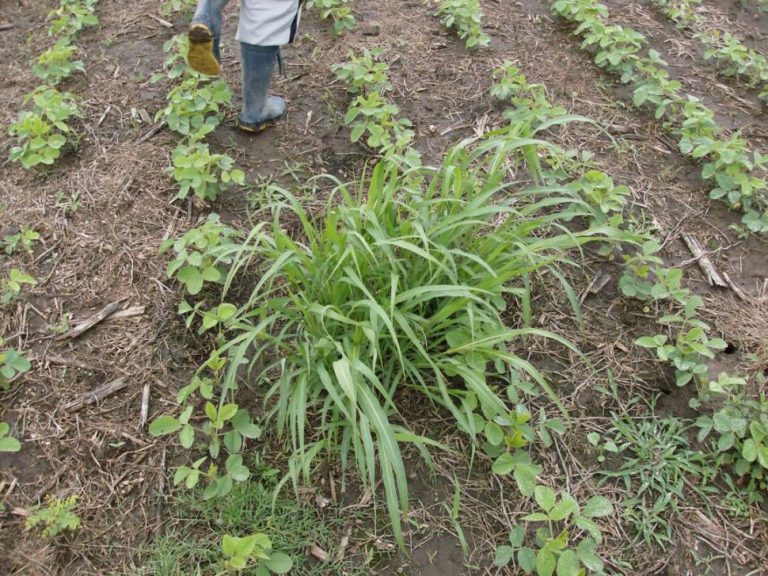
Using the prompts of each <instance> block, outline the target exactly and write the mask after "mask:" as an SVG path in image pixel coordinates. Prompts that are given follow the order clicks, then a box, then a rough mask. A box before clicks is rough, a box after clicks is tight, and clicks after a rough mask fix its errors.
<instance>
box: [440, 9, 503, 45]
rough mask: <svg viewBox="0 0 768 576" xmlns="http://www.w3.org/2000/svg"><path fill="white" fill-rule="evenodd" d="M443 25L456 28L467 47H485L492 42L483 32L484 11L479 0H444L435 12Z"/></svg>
mask: <svg viewBox="0 0 768 576" xmlns="http://www.w3.org/2000/svg"><path fill="white" fill-rule="evenodd" d="M435 16H437V17H438V18H440V21H441V22H442V24H443V26H445V27H446V28H453V29H455V30H456V34H458V36H459V38H461V39H462V40H464V41H465V43H466V46H467V48H476V47H477V48H484V47H486V46H488V44H490V42H491V38H490V36H488V35H487V34H486V33H485V32H483V11H482V9H481V7H480V1H479V0H443V1H442V2H441V3H440V6H438V8H437V12H435Z"/></svg>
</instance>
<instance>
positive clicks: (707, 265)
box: [681, 232, 728, 288]
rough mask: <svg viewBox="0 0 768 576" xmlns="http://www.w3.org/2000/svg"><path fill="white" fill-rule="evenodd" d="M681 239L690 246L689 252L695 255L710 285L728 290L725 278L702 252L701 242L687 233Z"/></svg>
mask: <svg viewBox="0 0 768 576" xmlns="http://www.w3.org/2000/svg"><path fill="white" fill-rule="evenodd" d="M681 238H682V239H683V242H685V245H686V246H688V250H690V251H691V254H693V257H694V258H695V260H696V263H697V264H698V265H699V268H701V271H702V272H703V273H704V277H705V278H706V279H707V282H709V285H710V286H720V287H721V288H728V284H727V283H726V281H725V280H723V277H722V276H720V273H719V272H718V271H717V270H716V269H715V265H714V264H712V261H711V260H710V259H709V256H707V255H706V254H705V253H704V250H702V248H701V244H699V241H698V240H696V238H694V237H693V236H692V235H690V234H688V233H687V232H684V233H683V234H681Z"/></svg>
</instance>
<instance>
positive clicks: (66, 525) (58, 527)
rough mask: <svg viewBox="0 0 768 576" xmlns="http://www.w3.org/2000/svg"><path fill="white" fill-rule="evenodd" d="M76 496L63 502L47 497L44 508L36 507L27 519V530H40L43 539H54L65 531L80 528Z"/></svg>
mask: <svg viewBox="0 0 768 576" xmlns="http://www.w3.org/2000/svg"><path fill="white" fill-rule="evenodd" d="M76 509H77V496H70V497H69V498H65V499H63V500H59V499H58V498H54V497H53V496H48V497H47V498H46V504H45V506H37V507H36V508H35V510H34V513H33V514H32V515H31V516H30V517H29V518H27V522H26V528H27V530H34V529H42V530H41V532H40V535H41V536H42V537H43V538H55V537H56V536H58V535H59V534H61V533H62V532H65V531H73V530H76V529H77V527H78V526H80V518H79V517H78V516H77V512H76Z"/></svg>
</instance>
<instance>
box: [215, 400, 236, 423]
mask: <svg viewBox="0 0 768 576" xmlns="http://www.w3.org/2000/svg"><path fill="white" fill-rule="evenodd" d="M239 409H240V407H239V406H238V405H237V404H234V403H231V404H224V406H222V407H221V410H220V411H219V420H220V421H221V422H226V421H227V420H231V419H232V418H233V417H234V416H235V414H237V411H238V410H239Z"/></svg>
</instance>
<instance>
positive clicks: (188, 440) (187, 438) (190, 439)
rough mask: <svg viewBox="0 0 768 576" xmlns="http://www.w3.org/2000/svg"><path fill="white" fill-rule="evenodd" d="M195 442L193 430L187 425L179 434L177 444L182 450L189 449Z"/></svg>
mask: <svg viewBox="0 0 768 576" xmlns="http://www.w3.org/2000/svg"><path fill="white" fill-rule="evenodd" d="M194 442H195V429H194V428H192V426H190V425H189V424H187V425H186V426H184V427H183V428H182V429H181V432H179V443H180V444H181V446H182V447H183V448H186V449H190V448H192V444H194Z"/></svg>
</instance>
